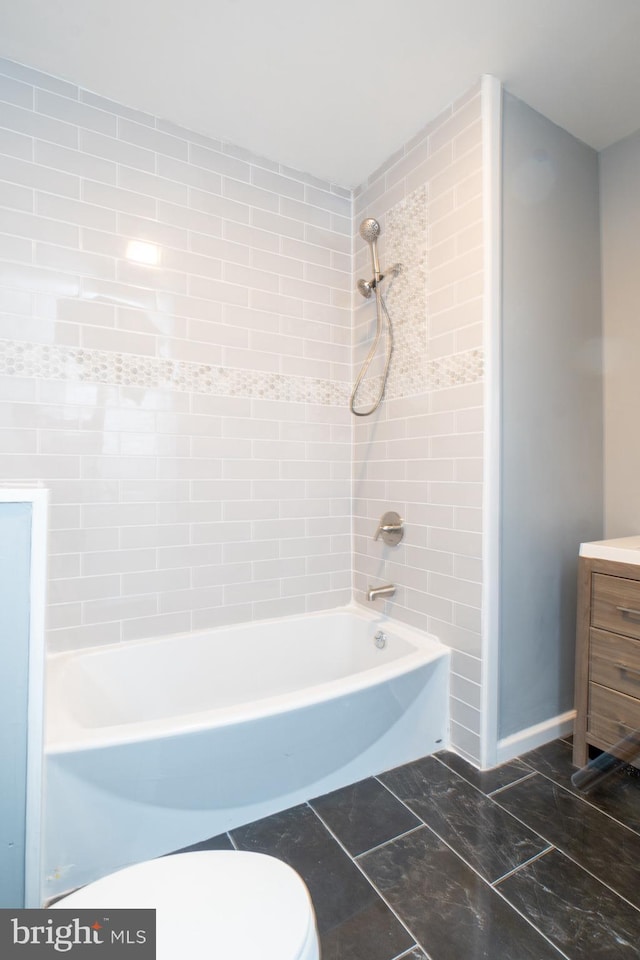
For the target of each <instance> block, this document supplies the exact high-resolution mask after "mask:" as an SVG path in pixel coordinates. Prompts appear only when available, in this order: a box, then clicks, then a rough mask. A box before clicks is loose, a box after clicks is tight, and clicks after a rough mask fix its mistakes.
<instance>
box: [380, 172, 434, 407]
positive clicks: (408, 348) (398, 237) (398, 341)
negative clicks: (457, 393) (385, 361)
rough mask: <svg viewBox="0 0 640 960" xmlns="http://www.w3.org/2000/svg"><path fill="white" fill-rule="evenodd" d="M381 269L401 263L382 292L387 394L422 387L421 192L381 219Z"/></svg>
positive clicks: (423, 222) (424, 324)
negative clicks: (390, 335)
mask: <svg viewBox="0 0 640 960" xmlns="http://www.w3.org/2000/svg"><path fill="white" fill-rule="evenodd" d="M385 240H386V261H387V262H386V266H387V268H389V266H391V265H392V264H395V263H399V264H401V269H400V273H399V275H398V276H397V277H396V278H395V279H394V280H393V281H392V282H391V284H390V285H389V286H388V288H387V293H386V298H385V299H386V303H387V308H388V310H389V313H390V315H391V322H392V324H393V332H394V351H393V357H392V359H391V366H390V368H389V383H388V387H387V391H388V396H390V397H399V396H405V395H413V394H416V393H423V392H424V390H425V389H427V379H426V378H427V370H426V366H425V360H426V356H427V304H426V292H427V188H426V186H422V187H420V188H419V189H418V190H414V192H413V193H411V194H409V196H408V197H407V198H406V199H405V200H402V201H401V202H400V203H397V204H396V205H395V206H394V207H392V208H391V209H390V210H389V212H388V213H387V216H386V222H385Z"/></svg>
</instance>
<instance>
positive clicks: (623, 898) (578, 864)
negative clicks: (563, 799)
mask: <svg viewBox="0 0 640 960" xmlns="http://www.w3.org/2000/svg"><path fill="white" fill-rule="evenodd" d="M545 779H547V780H551V778H550V777H545ZM551 783H554V784H555V785H556V786H560V784H557V783H556V781H555V780H551ZM561 789H564V788H563V787H561ZM565 792H566V793H569V795H570V796H573V797H575V794H573V793H571V791H570V790H565ZM576 799H578V800H579V799H580V798H579V797H577V798H576ZM499 806H500V807H501V809H503V810H506V807H502V805H501V804H499ZM590 806H591V804H590ZM595 809H596V810H597V809H598V808H597V807H596V808H595ZM506 812H507V813H510V812H511V811H509V810H507V811H506ZM600 812H601V811H600ZM511 816H512V817H514V818H515V819H516V820H517V821H518V823H521V824H522V825H523V826H524V827H526V828H527V829H528V830H533V828H532V827H531V826H529V824H527V823H525V821H524V820H521V819H520V818H519V817H517V816H516V815H515V814H514V813H512V814H511ZM609 819H611V820H612V821H613V822H614V823H616V824H618V825H619V826H624V824H620V821H619V820H615V819H614V818H613V817H610V818H609ZM627 829H629V828H627ZM533 832H534V833H536V835H537V836H539V837H541V839H542V840H544V841H545V843H548V844H550V845H551V846H555V848H556V850H558V852H559V853H561V854H562V855H563V856H564V857H566V858H567V860H570V861H571V862H572V863H574V864H575V865H576V866H577V867H579V869H580V870H583V871H584V873H586V874H588V875H589V876H590V877H593V879H594V880H597V881H598V883H601V884H602V886H603V887H606V889H607V890H610V891H611V893H613V894H614V895H615V896H616V897H618V898H619V899H620V900H623V901H624V902H625V903H628V904H629V906H631V907H633V909H634V910H638V911H639V912H640V907H638V906H637V905H636V904H635V903H632V902H631V901H630V900H628V899H627V897H625V896H624V895H623V894H621V893H619V892H618V891H617V890H615V889H614V888H613V887H612V886H610V885H609V884H608V883H606V882H605V881H604V880H603V879H602V878H601V877H599V876H598V875H597V874H596V873H594V872H593V871H592V870H590V869H588V868H587V867H585V865H584V864H583V863H580V861H579V860H576V858H575V856H573V855H571V854H570V853H567V851H566V850H564V849H563V848H562V847H560V846H558V844H551V841H550V840H548V839H547V837H545V836H543V835H542V834H538V833H537V831H535V830H534V831H533ZM631 833H633V834H634V835H635V831H634V830H632V831H631ZM496 882H498V881H496ZM496 892H499V891H496Z"/></svg>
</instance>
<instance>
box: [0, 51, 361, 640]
mask: <svg viewBox="0 0 640 960" xmlns="http://www.w3.org/2000/svg"><path fill="white" fill-rule="evenodd" d="M351 206H352V198H351V192H350V191H345V190H343V189H342V188H340V187H334V186H332V185H331V184H328V183H322V182H321V181H318V180H316V179H315V178H311V177H308V176H307V175H305V174H299V173H297V172H295V171H291V170H289V169H286V168H284V167H280V166H279V165H278V164H275V163H273V162H271V161H265V160H262V159H260V158H258V157H253V156H251V155H249V154H247V153H246V152H244V151H241V150H238V149H237V148H235V147H233V146H230V145H227V144H222V143H219V142H217V141H213V140H208V139H207V138H204V137H201V136H199V135H197V134H192V133H190V132H188V131H186V130H182V129H180V128H179V127H176V126H175V125H173V124H168V123H166V122H163V121H160V120H156V119H155V118H154V117H151V116H148V115H146V114H142V113H139V112H137V111H135V110H131V109H129V108H127V107H122V106H120V105H119V104H117V103H113V102H111V101H107V100H104V99H103V98H100V97H96V96H95V95H93V94H91V93H89V92H88V91H84V90H81V89H78V88H77V87H74V86H73V85H72V84H68V83H63V82H61V81H59V80H57V79H55V78H52V77H47V76H46V75H44V74H41V73H38V72H36V71H33V70H30V69H29V68H26V67H23V66H20V65H18V64H15V63H12V62H9V61H6V60H0V207H1V209H0V259H1V263H0V374H1V375H2V378H1V380H0V383H1V384H2V405H1V406H0V437H1V440H2V443H1V444H0V477H2V478H3V479H4V480H9V481H15V483H22V482H28V481H40V482H42V483H43V484H44V485H45V486H47V487H49V488H50V490H51V504H52V506H51V534H50V569H49V573H50V583H49V610H48V626H49V639H50V646H51V649H53V650H63V649H68V648H72V647H77V646H90V645H97V644H103V643H109V642H113V641H126V640H129V639H134V638H137V637H148V636H153V635H158V634H165V633H173V632H175V631H184V630H192V629H199V628H205V627H209V626H217V625H220V624H226V623H232V622H236V621H243V620H251V619H259V618H262V617H277V616H281V615H286V614H293V613H300V612H305V611H309V610H317V609H322V608H326V607H334V606H338V605H340V604H343V603H346V602H348V601H349V599H350V598H351V534H350V524H351V500H350V497H351V468H350V459H351V446H350V440H351V430H350V422H349V418H350V414H349V412H348V396H349V389H348V381H349V379H350V376H351V368H350V367H351V356H350V351H351V334H350V326H351V304H350V289H351V277H352V265H351V239H350V232H351Z"/></svg>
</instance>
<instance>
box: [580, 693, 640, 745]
mask: <svg viewBox="0 0 640 960" xmlns="http://www.w3.org/2000/svg"><path fill="white" fill-rule="evenodd" d="M588 729H589V733H591V734H592V735H593V736H594V737H597V738H599V739H600V740H604V741H605V743H609V744H611V745H612V746H613V745H614V744H615V743H617V741H618V740H621V739H622V738H623V737H626V736H628V734H630V733H633V732H634V730H638V729H640V700H636V699H635V698H634V697H628V696H627V695H626V694H624V693H618V692H617V691H616V690H609V689H608V688H607V687H601V686H600V684H599V683H590V684H589V722H588Z"/></svg>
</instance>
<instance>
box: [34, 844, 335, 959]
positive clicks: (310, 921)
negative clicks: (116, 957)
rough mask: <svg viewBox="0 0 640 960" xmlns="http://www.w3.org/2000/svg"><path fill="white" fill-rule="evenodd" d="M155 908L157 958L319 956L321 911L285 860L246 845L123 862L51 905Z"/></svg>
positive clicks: (79, 908) (63, 906)
mask: <svg viewBox="0 0 640 960" xmlns="http://www.w3.org/2000/svg"><path fill="white" fill-rule="evenodd" d="M133 907H138V908H155V910H156V958H157V960H175V958H176V957H188V958H189V960H223V958H229V960H231V958H233V960H255V958H256V957H257V956H259V957H260V960H319V957H320V947H319V943H318V935H317V931H316V922H315V914H314V911H313V906H312V903H311V899H310V897H309V892H308V890H307V888H306V886H305V884H304V882H303V881H302V879H301V877H299V876H298V874H297V873H296V872H295V870H293V869H292V868H291V867H289V866H288V865H287V864H286V863H283V861H282V860H277V859H276V858H275V857H269V856H266V855H265V854H262V853H249V852H245V851H240V850H216V851H199V852H196V853H178V854H175V855H174V856H169V857H162V858H161V859H158V860H147V861H145V862H144V863H137V864H135V865H134V866H132V867H125V869H123V870H119V871H118V872H117V873H112V874H109V876H106V877H103V878H102V879H101V880H96V881H95V882H94V883H89V884H87V886H86V887H82V888H80V889H79V890H76V891H75V892H74V893H71V894H69V895H68V896H66V897H63V898H62V899H60V900H57V901H56V903H54V904H52V906H51V909H65V910H68V909H78V910H84V909H87V908H89V909H100V910H103V909H119V908H133Z"/></svg>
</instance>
